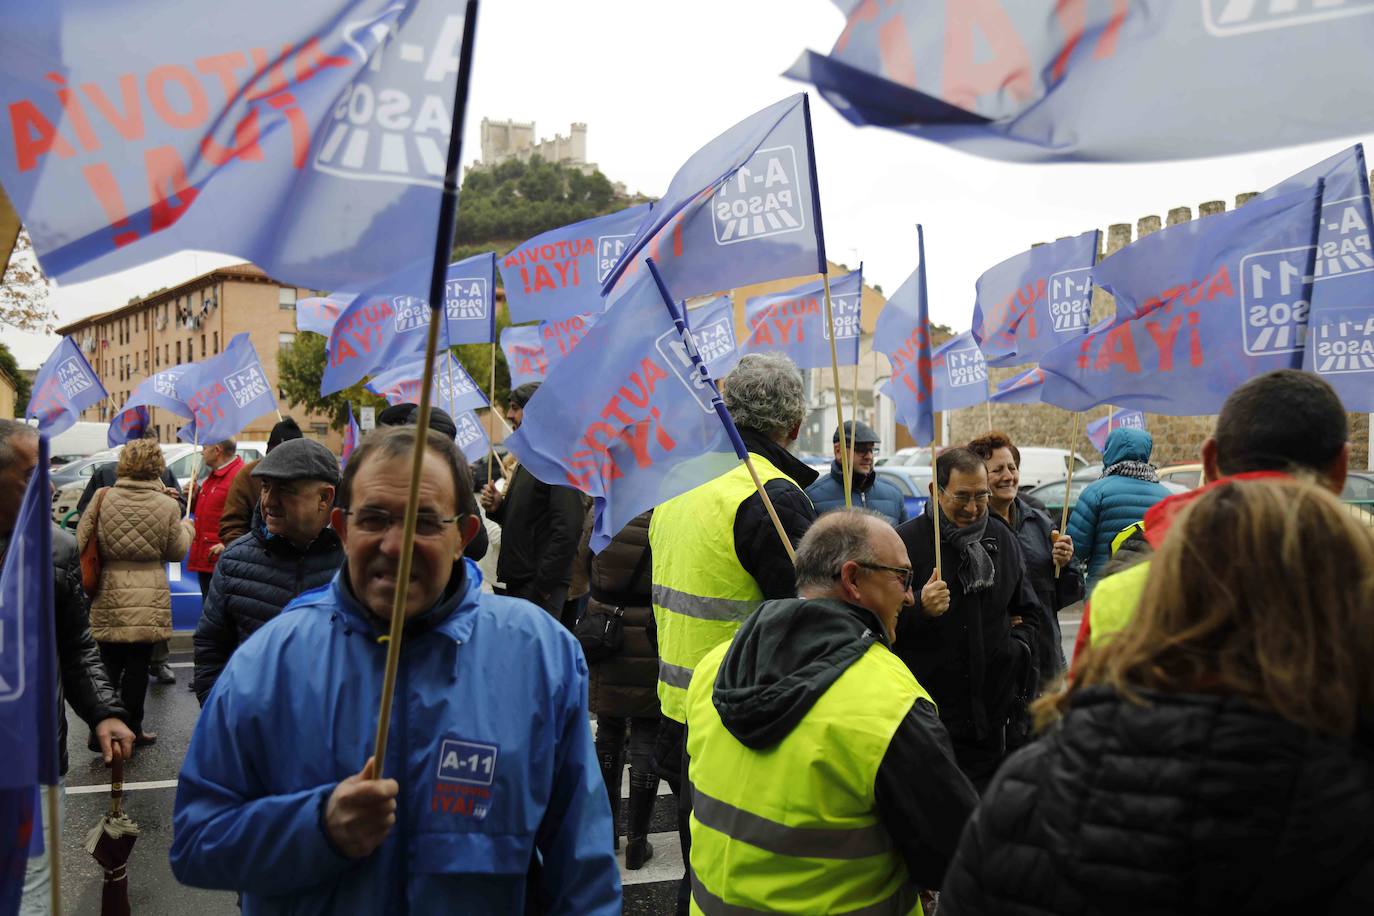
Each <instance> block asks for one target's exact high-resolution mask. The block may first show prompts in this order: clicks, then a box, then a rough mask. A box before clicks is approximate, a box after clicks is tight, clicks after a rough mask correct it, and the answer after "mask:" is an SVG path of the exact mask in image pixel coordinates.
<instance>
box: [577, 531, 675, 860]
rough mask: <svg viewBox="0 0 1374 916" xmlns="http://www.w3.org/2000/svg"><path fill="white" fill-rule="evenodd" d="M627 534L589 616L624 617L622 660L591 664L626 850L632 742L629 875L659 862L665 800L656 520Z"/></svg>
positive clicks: (595, 567) (602, 575)
mask: <svg viewBox="0 0 1374 916" xmlns="http://www.w3.org/2000/svg"><path fill="white" fill-rule="evenodd" d="M650 515H651V513H649V512H645V513H643V514H642V515H639V516H637V517H636V518H635V519H634V520H633V521H631V522H630V523H629V524H628V525H626V526H625V528H624V529H622V530H621V531H620V533H619V534H617V535H616V536H615V538H614V539H613V540H612V541H611V543H610V544H609V545H608V546H607V547H606V549H605V550H603V551H601V553H599V554H597V555H596V557H595V559H593V560H592V564H591V566H592V568H591V577H590V584H591V599H590V601H589V602H588V605H587V613H588V614H596V613H602V614H616V615H619V619H620V622H621V625H622V633H623V641H622V643H621V646H620V650H619V651H618V652H616V654H615V655H613V656H611V657H609V658H606V659H603V660H601V661H597V662H592V663H590V664H589V666H588V667H589V668H590V670H591V687H590V695H589V700H590V702H589V706H590V707H591V711H592V712H593V713H594V714H595V715H596V755H597V757H598V758H599V759H600V762H601V775H602V777H603V778H604V779H605V780H606V794H607V795H608V796H609V797H610V802H611V815H612V817H613V820H614V822H615V825H616V826H615V829H616V848H617V849H619V848H620V777H621V774H622V771H623V769H624V765H625V751H626V740H625V739H626V737H627V735H628V738H629V745H628V748H629V758H630V796H629V803H630V810H629V812H628V814H629V816H628V818H627V823H626V830H625V867H626V868H627V869H631V870H634V869H639V868H642V867H643V866H644V863H645V862H647V861H648V860H649V859H651V858H652V857H653V855H654V847H653V846H652V845H651V844H650V843H649V840H648V834H649V819H650V817H651V816H652V815H653V810H654V798H655V797H656V796H657V795H658V774H657V773H656V772H655V771H654V764H653V759H654V738H655V736H656V735H657V732H658V719H659V714H658V648H657V645H656V643H655V640H654V635H653V621H654V611H653V575H652V573H653V569H652V566H653V564H652V563H651V561H650V554H649V517H650Z"/></svg>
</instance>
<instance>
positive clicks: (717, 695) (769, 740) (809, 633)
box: [712, 598, 978, 888]
mask: <svg viewBox="0 0 1374 916" xmlns="http://www.w3.org/2000/svg"><path fill="white" fill-rule="evenodd" d="M875 640H876V641H878V642H880V643H882V644H883V645H885V646H888V648H889V649H890V648H891V646H890V644H889V642H888V639H887V636H886V634H885V633H884V630H883V626H882V623H881V622H880V621H879V620H878V618H877V617H876V616H875V615H874V614H873V613H872V612H871V611H868V610H865V609H864V608H860V607H856V606H854V605H851V604H847V603H845V602H843V601H838V600H834V599H829V598H788V599H782V600H778V601H766V602H764V603H763V604H762V605H760V606H759V609H758V610H757V611H756V612H754V613H753V614H751V615H750V616H749V617H748V618H747V619H746V620H745V621H744V623H743V625H741V627H740V630H739V632H738V633H737V634H735V638H734V640H733V642H732V643H731V645H730V648H729V649H728V650H727V651H726V654H725V658H724V659H723V660H722V662H721V666H720V672H719V674H718V675H717V677H716V683H715V689H714V691H713V693H712V701H713V703H714V705H715V707H716V710H717V712H719V714H720V719H721V724H722V725H724V726H725V728H726V729H727V730H729V732H730V734H732V735H733V736H734V737H735V738H736V739H737V740H738V741H739V742H740V743H741V744H744V745H745V746H746V747H749V748H752V749H754V750H758V751H765V750H767V749H768V748H770V747H772V746H774V745H776V744H777V743H778V742H780V741H781V740H782V739H783V738H784V737H786V736H787V735H788V734H790V733H791V732H792V730H793V729H795V728H796V727H797V724H798V723H799V722H801V721H802V719H803V718H804V717H805V716H806V714H807V713H808V712H809V711H810V710H811V707H812V706H814V705H815V703H816V700H817V699H818V698H819V697H820V696H821V695H823V694H824V693H825V692H826V690H828V689H829V688H830V686H831V685H832V684H834V683H835V681H836V680H838V679H839V677H840V675H841V674H843V673H844V672H845V671H846V670H847V669H848V668H849V666H850V665H852V664H854V663H855V662H856V661H858V659H859V658H861V657H862V656H863V655H864V653H866V652H867V651H868V650H869V648H870V647H871V646H872V645H873V643H874V641H875ZM874 700H875V702H879V701H880V700H881V698H877V697H875V698H874ZM779 776H780V777H785V774H779ZM874 791H875V795H876V803H877V807H878V811H877V815H878V819H879V820H880V821H881V822H882V824H883V826H884V827H885V828H886V829H887V831H888V833H889V834H890V835H891V836H892V840H893V843H894V844H895V845H896V847H897V848H898V849H899V850H900V852H901V854H902V856H903V858H904V860H905V861H906V864H907V869H908V870H909V871H910V873H911V876H912V878H913V880H915V881H916V883H917V884H919V885H921V886H922V887H926V888H938V887H939V886H940V881H941V878H942V876H943V875H944V872H945V868H946V866H947V865H948V863H949V859H950V856H951V853H952V850H953V849H954V847H955V845H956V844H957V842H958V838H959V832H960V831H961V830H962V829H963V826H964V822H965V821H966V820H967V819H968V817H969V814H970V813H971V812H972V811H973V808H974V806H975V805H976V804H977V803H978V795H977V793H976V792H975V791H974V789H973V786H972V785H971V784H970V783H969V781H968V779H967V778H965V776H964V774H963V773H962V772H960V770H959V766H958V764H957V763H956V762H955V759H954V750H953V748H952V746H951V744H950V740H949V734H948V732H946V730H945V727H944V726H943V725H942V724H941V723H940V717H939V714H938V713H937V712H936V710H935V707H934V706H932V705H931V704H930V703H929V702H927V701H926V700H924V699H917V700H916V702H915V703H913V704H912V706H911V709H910V711H909V712H908V713H907V715H906V717H905V718H904V719H903V720H902V722H901V724H900V725H899V726H898V728H897V731H896V732H895V733H894V734H893V736H892V741H891V742H890V743H889V745H888V748H887V753H886V754H885V755H884V756H883V760H882V763H881V764H880V765H879V767H878V775H877V779H876V782H875V785H874Z"/></svg>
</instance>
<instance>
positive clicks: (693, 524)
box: [649, 455, 786, 722]
mask: <svg viewBox="0 0 1374 916" xmlns="http://www.w3.org/2000/svg"><path fill="white" fill-rule="evenodd" d="M752 457H753V461H754V469H755V470H756V471H758V475H759V480H760V481H761V482H762V483H764V484H767V483H768V481H770V480H777V479H778V478H780V477H785V476H786V475H784V474H783V473H782V471H779V470H778V469H777V468H776V467H774V466H773V464H772V462H770V461H769V460H768V459H766V458H763V457H761V456H759V455H753V456H752ZM754 492H755V490H754V481H753V478H751V477H750V476H749V469H748V468H746V467H745V466H744V465H740V466H738V467H736V468H735V469H734V470H732V471H729V472H727V473H725V474H722V475H721V476H719V477H717V478H716V479H715V480H711V481H708V482H707V483H704V484H702V485H701V486H699V487H695V488H694V489H691V490H688V491H687V492H686V493H683V494H681V495H680V496H675V497H673V498H672V499H670V500H668V501H667V502H665V503H664V504H663V505H661V506H659V507H658V508H657V509H655V510H654V514H653V518H652V520H651V521H650V522H649V546H650V549H651V550H652V551H653V558H654V567H653V581H654V588H653V600H654V621H655V623H657V625H658V702H659V708H660V709H661V710H662V712H663V714H664V715H665V716H667V717H668V718H670V719H673V720H674V721H677V722H686V721H687V709H686V697H687V685H688V684H689V683H691V680H692V670H693V669H694V668H696V665H697V662H699V661H701V658H702V656H703V655H705V654H706V653H707V652H709V651H711V650H712V649H713V648H715V647H716V646H718V645H720V644H721V643H723V642H728V641H729V640H730V638H731V637H733V636H734V635H735V631H736V630H738V629H739V625H740V624H741V623H742V622H743V621H744V618H746V617H748V616H749V615H750V614H752V613H753V612H754V609H755V608H757V607H758V606H759V604H760V603H762V602H763V591H762V590H761V589H760V588H759V584H758V583H757V582H755V581H754V577H753V576H751V575H749V573H748V572H746V571H745V569H744V567H743V566H741V565H740V561H739V557H738V556H737V555H736V553H735V514H736V513H737V512H738V511H739V506H740V503H742V502H744V501H745V500H746V499H748V498H749V497H750V496H751V495H753V493H754Z"/></svg>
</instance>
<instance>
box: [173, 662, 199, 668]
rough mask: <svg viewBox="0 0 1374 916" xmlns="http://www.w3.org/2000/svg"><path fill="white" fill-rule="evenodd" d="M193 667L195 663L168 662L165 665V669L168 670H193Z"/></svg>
mask: <svg viewBox="0 0 1374 916" xmlns="http://www.w3.org/2000/svg"><path fill="white" fill-rule="evenodd" d="M195 666H196V663H195V662H168V663H167V667H168V668H194V667H195Z"/></svg>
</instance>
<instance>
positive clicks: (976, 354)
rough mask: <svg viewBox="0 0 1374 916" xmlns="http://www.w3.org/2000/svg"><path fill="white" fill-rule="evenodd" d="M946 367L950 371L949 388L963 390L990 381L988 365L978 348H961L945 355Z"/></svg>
mask: <svg viewBox="0 0 1374 916" xmlns="http://www.w3.org/2000/svg"><path fill="white" fill-rule="evenodd" d="M945 367H946V368H947V369H948V370H949V386H950V387H951V388H962V387H964V386H965V385H976V384H978V383H979V382H986V381H987V380H988V364H987V362H986V361H985V360H984V359H983V353H982V351H981V350H979V349H978V348H977V347H960V348H958V349H956V350H950V351H949V352H948V353H946V354H945Z"/></svg>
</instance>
